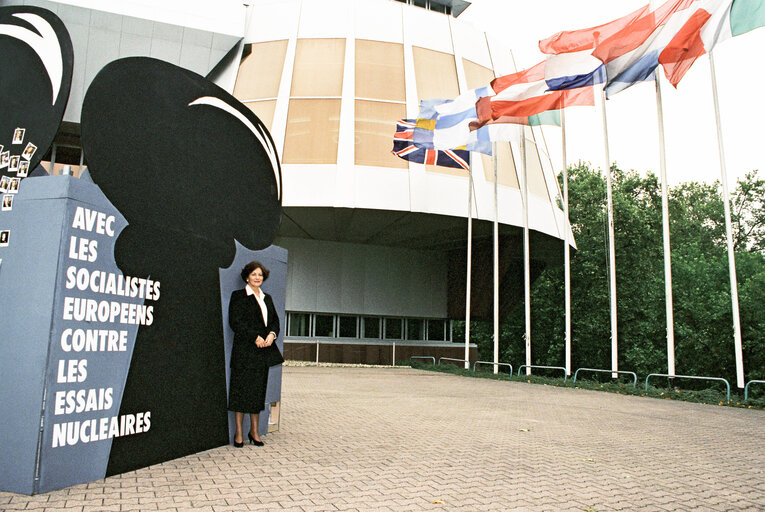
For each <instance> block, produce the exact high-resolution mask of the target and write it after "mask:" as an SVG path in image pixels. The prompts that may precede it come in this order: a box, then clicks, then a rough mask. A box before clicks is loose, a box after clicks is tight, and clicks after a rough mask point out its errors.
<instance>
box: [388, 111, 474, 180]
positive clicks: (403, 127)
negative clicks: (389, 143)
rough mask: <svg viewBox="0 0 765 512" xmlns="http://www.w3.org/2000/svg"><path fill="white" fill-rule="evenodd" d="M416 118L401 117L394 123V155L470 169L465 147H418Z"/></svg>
mask: <svg viewBox="0 0 765 512" xmlns="http://www.w3.org/2000/svg"><path fill="white" fill-rule="evenodd" d="M416 127H417V120H416V119H402V120H400V121H399V122H398V123H396V133H395V134H394V135H393V150H392V151H391V152H392V153H393V154H394V155H396V156H397V157H399V158H403V159H404V160H409V161H410V162H415V163H418V164H427V165H440V166H442V167H453V168H462V169H465V170H466V171H470V152H469V151H467V150H466V149H445V150H439V149H428V148H423V147H418V146H416V145H415V143H414V130H415V128H416Z"/></svg>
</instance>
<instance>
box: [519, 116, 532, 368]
mask: <svg viewBox="0 0 765 512" xmlns="http://www.w3.org/2000/svg"><path fill="white" fill-rule="evenodd" d="M521 168H522V172H523V308H524V318H525V322H526V332H525V334H524V338H525V345H526V375H531V270H530V268H529V267H530V262H529V252H530V251H529V177H528V172H527V169H526V127H525V126H521Z"/></svg>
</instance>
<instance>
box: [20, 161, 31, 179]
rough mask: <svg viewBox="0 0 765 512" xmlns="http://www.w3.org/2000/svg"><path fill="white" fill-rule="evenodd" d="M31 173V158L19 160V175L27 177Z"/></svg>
mask: <svg viewBox="0 0 765 512" xmlns="http://www.w3.org/2000/svg"><path fill="white" fill-rule="evenodd" d="M28 174H29V160H22V161H21V162H19V170H18V177H19V178H26V177H27V175H28Z"/></svg>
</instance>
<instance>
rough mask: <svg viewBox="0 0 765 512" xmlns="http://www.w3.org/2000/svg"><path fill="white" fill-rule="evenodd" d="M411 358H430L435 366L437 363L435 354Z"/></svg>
mask: <svg viewBox="0 0 765 512" xmlns="http://www.w3.org/2000/svg"><path fill="white" fill-rule="evenodd" d="M409 359H430V360H432V361H433V366H435V365H436V358H435V357H433V356H412V357H410V358H409Z"/></svg>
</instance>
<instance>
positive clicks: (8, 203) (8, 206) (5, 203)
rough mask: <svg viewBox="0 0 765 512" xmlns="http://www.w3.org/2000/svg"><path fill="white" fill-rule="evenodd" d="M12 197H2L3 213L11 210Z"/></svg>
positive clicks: (8, 195) (6, 195)
mask: <svg viewBox="0 0 765 512" xmlns="http://www.w3.org/2000/svg"><path fill="white" fill-rule="evenodd" d="M13 197H14V196H12V195H11V194H5V195H4V196H3V207H2V210H3V211H4V212H7V211H8V210H12V209H13Z"/></svg>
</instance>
